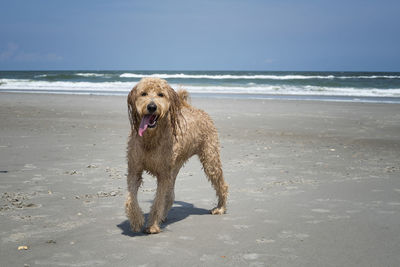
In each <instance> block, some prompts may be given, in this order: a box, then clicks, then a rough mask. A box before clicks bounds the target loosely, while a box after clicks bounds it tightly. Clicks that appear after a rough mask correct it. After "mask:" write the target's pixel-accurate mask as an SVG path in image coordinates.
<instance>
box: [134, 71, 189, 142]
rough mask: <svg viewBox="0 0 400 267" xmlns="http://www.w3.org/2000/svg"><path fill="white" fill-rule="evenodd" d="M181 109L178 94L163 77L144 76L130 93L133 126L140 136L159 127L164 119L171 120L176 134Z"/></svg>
mask: <svg viewBox="0 0 400 267" xmlns="http://www.w3.org/2000/svg"><path fill="white" fill-rule="evenodd" d="M180 109H181V103H180V100H179V97H178V94H177V93H176V92H175V91H174V89H172V88H171V87H170V86H169V85H168V83H167V81H165V80H163V79H159V78H143V79H142V80H141V81H140V82H139V83H138V84H137V85H136V86H135V87H134V88H133V89H132V90H131V92H130V93H129V95H128V113H129V120H130V122H131V128H132V131H135V132H137V133H138V134H139V136H143V134H144V132H145V131H152V130H154V129H157V126H158V124H159V123H161V122H162V121H163V120H169V121H170V123H171V127H172V130H173V134H174V135H176V127H177V126H178V125H177V124H178V118H177V117H178V116H179V114H180Z"/></svg>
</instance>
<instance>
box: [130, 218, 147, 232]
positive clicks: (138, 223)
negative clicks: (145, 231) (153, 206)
mask: <svg viewBox="0 0 400 267" xmlns="http://www.w3.org/2000/svg"><path fill="white" fill-rule="evenodd" d="M130 225H131V229H132V231H133V232H140V231H141V230H142V228H143V225H144V217H143V216H141V217H139V218H136V219H135V221H134V222H132V221H131V222H130Z"/></svg>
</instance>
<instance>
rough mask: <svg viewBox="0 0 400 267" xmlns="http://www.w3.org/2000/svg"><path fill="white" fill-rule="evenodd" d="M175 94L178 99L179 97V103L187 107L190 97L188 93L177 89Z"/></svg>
mask: <svg viewBox="0 0 400 267" xmlns="http://www.w3.org/2000/svg"><path fill="white" fill-rule="evenodd" d="M177 93H178V97H179V100H180V101H181V103H182V104H183V105H189V102H190V97H189V93H188V91H186V90H185V89H183V88H179V89H178V91H177Z"/></svg>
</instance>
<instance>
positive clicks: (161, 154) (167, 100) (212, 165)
mask: <svg viewBox="0 0 400 267" xmlns="http://www.w3.org/2000/svg"><path fill="white" fill-rule="evenodd" d="M127 102H128V115H129V121H130V125H131V133H130V136H129V140H128V148H127V160H128V176H127V183H128V197H127V200H126V204H125V211H126V215H127V217H128V219H129V222H130V226H131V229H132V231H134V232H139V231H141V230H142V228H143V226H144V223H145V222H144V216H143V213H142V210H141V209H140V207H139V203H138V200H137V194H138V189H139V187H140V185H141V184H142V173H143V172H144V171H146V172H147V173H149V174H151V175H153V176H155V177H156V178H157V191H156V195H155V198H154V201H153V204H152V207H151V211H150V214H149V218H148V223H147V227H146V228H145V232H146V233H148V234H156V233H159V232H161V229H160V223H161V222H164V221H165V220H166V218H167V214H168V211H169V210H170V208H171V207H172V204H173V202H174V187H175V180H176V176H177V175H178V172H179V170H180V169H181V167H182V166H183V165H184V163H185V162H186V161H187V160H188V159H189V158H190V157H192V156H193V155H198V157H199V159H200V162H201V163H202V165H203V169H204V172H205V174H206V176H207V178H208V180H209V181H210V182H211V184H212V185H213V187H214V189H215V191H216V195H217V197H218V205H217V207H215V208H214V209H212V210H211V214H224V213H225V212H226V202H227V195H228V185H227V184H226V183H225V181H224V177H223V172H222V165H221V160H220V155H219V140H218V133H217V130H216V128H215V126H214V123H213V121H212V119H211V118H210V116H209V115H208V114H207V113H206V112H204V111H202V110H200V109H196V108H194V107H193V106H191V105H190V104H189V103H188V92H187V91H186V90H179V91H178V92H176V91H175V90H174V89H172V88H171V87H170V86H169V84H168V83H167V81H165V80H163V79H159V78H143V79H141V80H140V82H139V83H138V84H137V85H136V86H135V87H134V88H133V89H132V90H131V92H130V93H129V95H128V98H127Z"/></svg>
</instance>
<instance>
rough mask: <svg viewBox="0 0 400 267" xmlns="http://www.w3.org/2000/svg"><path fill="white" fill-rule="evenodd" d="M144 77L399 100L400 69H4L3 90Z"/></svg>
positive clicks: (273, 93)
mask: <svg viewBox="0 0 400 267" xmlns="http://www.w3.org/2000/svg"><path fill="white" fill-rule="evenodd" d="M143 77H159V78H163V79H166V80H167V81H168V82H169V84H170V85H171V86H172V87H173V88H174V89H177V88H179V87H181V88H185V89H187V90H188V91H189V93H191V95H192V96H193V97H197V96H202V97H228V98H263V99H295V100H326V101H354V102H383V103H400V72H346V71H344V72H338V71H163V70H158V71H129V70H120V71H107V70H100V71H90V70H85V71H83V70H71V71H0V92H13V93H49V94H86V95H127V93H128V92H129V91H130V90H131V89H132V87H133V86H134V85H135V84H136V83H137V82H138V81H139V80H140V79H141V78H143Z"/></svg>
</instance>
